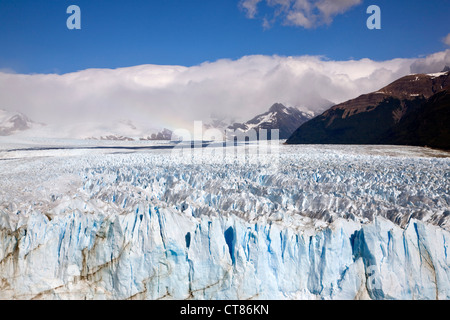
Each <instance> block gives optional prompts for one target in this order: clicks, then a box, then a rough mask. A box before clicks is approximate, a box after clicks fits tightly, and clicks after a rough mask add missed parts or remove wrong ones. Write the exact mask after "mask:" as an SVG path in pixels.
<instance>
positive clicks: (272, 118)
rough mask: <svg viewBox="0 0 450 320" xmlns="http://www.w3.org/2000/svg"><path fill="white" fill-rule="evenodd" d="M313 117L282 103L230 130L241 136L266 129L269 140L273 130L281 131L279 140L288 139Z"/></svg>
mask: <svg viewBox="0 0 450 320" xmlns="http://www.w3.org/2000/svg"><path fill="white" fill-rule="evenodd" d="M313 117H314V114H313V113H307V112H303V111H300V110H298V109H297V108H292V107H289V108H288V107H285V106H284V105H283V104H281V103H275V104H274V105H272V107H270V109H269V111H268V112H265V113H263V114H260V115H258V116H256V117H254V118H253V119H251V120H249V121H247V122H245V123H234V124H233V125H231V126H229V127H228V129H229V130H234V131H236V132H237V133H241V134H245V133H247V132H248V131H249V130H251V129H253V130H255V131H256V132H257V133H259V130H261V129H266V130H267V138H268V139H270V138H271V134H270V130H271V129H279V130H280V131H279V138H280V139H287V138H289V137H290V135H291V134H292V133H293V132H294V131H295V130H296V129H297V128H298V127H299V126H300V125H302V124H303V123H305V122H306V121H308V120H310V119H312V118H313Z"/></svg>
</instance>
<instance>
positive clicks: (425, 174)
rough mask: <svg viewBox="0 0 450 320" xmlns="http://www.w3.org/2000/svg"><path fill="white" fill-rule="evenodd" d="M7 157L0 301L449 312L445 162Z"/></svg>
mask: <svg viewBox="0 0 450 320" xmlns="http://www.w3.org/2000/svg"><path fill="white" fill-rule="evenodd" d="M11 149H12V148H11ZM19 149H20V148H14V151H10V152H8V151H4V152H3V153H2V154H1V155H0V156H1V157H2V158H3V159H5V160H0V298H2V299H32V298H40V299H79V298H87V299H160V298H167V299H251V298H253V299H317V298H319V299H355V298H361V299H365V298H372V299H390V298H393V299H424V298H427V299H449V298H450V258H449V257H448V245H449V243H450V233H449V228H450V223H449V219H450V218H449V216H450V197H449V185H450V179H449V178H450V170H449V169H450V159H449V158H448V153H445V152H438V151H431V150H428V149H423V148H409V147H383V146H378V147H368V146H280V148H279V154H278V153H276V154H273V155H266V156H265V157H266V158H265V159H264V161H261V162H258V161H249V158H248V157H247V158H239V159H238V160H237V161H227V162H225V163H224V162H221V161H214V160H217V157H209V156H203V158H201V159H200V161H198V159H197V161H191V160H190V159H186V158H180V157H177V156H173V154H171V152H170V150H150V151H146V152H141V151H136V150H131V149H130V150H128V151H126V150H123V149H121V150H120V152H121V153H120V154H117V153H114V152H116V151H117V150H116V151H114V150H102V151H96V150H89V151H86V150H85V151H83V150H77V151H76V152H75V151H73V150H72V151H71V150H70V149H69V150H64V151H55V150H51V151H49V150H47V151H46V150H24V151H20V150H19ZM5 150H6V149H5ZM126 152H129V153H126ZM249 157H250V158H251V157H252V155H250V156H249ZM275 157H276V159H275ZM250 160H251V159H250Z"/></svg>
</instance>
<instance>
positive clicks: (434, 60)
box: [411, 49, 450, 73]
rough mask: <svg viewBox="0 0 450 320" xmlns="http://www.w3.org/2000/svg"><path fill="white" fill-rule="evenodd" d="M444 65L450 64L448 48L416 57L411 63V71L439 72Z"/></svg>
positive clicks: (449, 50)
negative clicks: (423, 56)
mask: <svg viewBox="0 0 450 320" xmlns="http://www.w3.org/2000/svg"><path fill="white" fill-rule="evenodd" d="M445 66H450V49H447V50H445V51H441V52H437V53H434V54H431V55H429V56H427V57H425V58H422V59H417V60H416V61H414V63H413V64H412V65H411V72H412V73H433V72H441V71H442V70H443V69H444V68H445Z"/></svg>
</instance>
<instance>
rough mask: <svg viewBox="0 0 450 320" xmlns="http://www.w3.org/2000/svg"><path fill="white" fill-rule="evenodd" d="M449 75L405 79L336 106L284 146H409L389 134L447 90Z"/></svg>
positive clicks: (304, 125) (297, 133)
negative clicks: (304, 144)
mask: <svg viewBox="0 0 450 320" xmlns="http://www.w3.org/2000/svg"><path fill="white" fill-rule="evenodd" d="M449 74H450V72H441V73H436V74H414V75H408V76H406V77H403V78H401V79H399V80H397V81H394V82H393V83H391V84H389V85H388V86H386V87H384V88H382V89H380V90H378V91H377V92H372V93H369V94H364V95H361V96H360V97H358V98H356V99H352V100H349V101H347V102H344V103H341V104H338V105H336V106H334V107H332V108H330V109H329V110H327V111H325V112H324V113H323V114H321V115H320V116H318V117H316V118H315V119H313V120H311V121H309V122H307V123H305V124H303V125H302V126H300V127H299V128H298V129H297V130H296V131H295V132H294V133H293V134H292V136H291V137H290V138H289V139H288V140H287V143H288V144H298V143H300V144H302V143H306V144H328V143H330V144H391V143H395V144H408V143H407V142H408V139H406V140H399V139H398V138H396V139H394V138H392V139H389V131H396V129H394V127H396V126H398V125H400V124H401V123H402V121H403V120H404V118H405V116H406V115H408V114H410V113H414V112H416V111H417V110H419V109H421V108H422V109H423V108H424V105H425V104H426V103H427V102H428V99H430V98H431V97H433V96H434V95H436V94H438V93H439V92H441V91H443V90H446V89H447V88H449V86H450V80H449ZM432 100H433V99H432ZM434 100H435V101H440V100H439V99H434ZM436 110H441V109H440V108H437V109H436ZM438 117H439V116H438ZM417 121H419V122H420V119H419V118H417ZM402 125H403V124H402ZM423 143H425V144H427V143H426V141H423ZM425 144H423V145H425ZM432 144H433V143H429V144H427V145H429V146H431V145H432Z"/></svg>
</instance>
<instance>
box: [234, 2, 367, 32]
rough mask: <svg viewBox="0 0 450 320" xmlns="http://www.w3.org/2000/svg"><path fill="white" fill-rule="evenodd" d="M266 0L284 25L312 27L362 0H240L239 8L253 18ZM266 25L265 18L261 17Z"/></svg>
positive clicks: (329, 21) (327, 21)
mask: <svg viewBox="0 0 450 320" xmlns="http://www.w3.org/2000/svg"><path fill="white" fill-rule="evenodd" d="M264 1H265V2H266V4H267V6H269V7H272V8H273V10H274V19H271V20H276V18H280V19H281V20H282V23H284V24H286V25H294V26H299V27H303V28H307V29H309V28H314V27H317V26H319V25H323V24H330V23H331V22H332V21H333V19H334V17H335V16H336V15H339V14H342V13H344V12H346V11H348V10H349V9H350V8H352V7H354V6H356V5H358V4H360V3H361V2H362V0H241V2H240V8H241V9H242V10H243V11H245V12H246V15H247V17H249V18H255V17H256V14H257V12H258V5H259V4H260V3H261V2H264ZM263 21H264V24H265V26H266V27H267V21H268V20H267V18H266V17H264V18H263Z"/></svg>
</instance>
